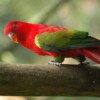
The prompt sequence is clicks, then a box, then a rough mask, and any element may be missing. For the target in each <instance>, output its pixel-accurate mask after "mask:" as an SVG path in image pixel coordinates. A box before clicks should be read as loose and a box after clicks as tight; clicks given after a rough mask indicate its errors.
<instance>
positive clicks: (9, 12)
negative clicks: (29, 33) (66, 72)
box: [0, 0, 100, 100]
mask: <svg viewBox="0 0 100 100" xmlns="http://www.w3.org/2000/svg"><path fill="white" fill-rule="evenodd" d="M12 20H20V21H25V22H30V23H42V24H48V25H54V26H62V27H67V28H70V29H78V30H84V31H88V32H89V33H90V35H91V36H94V37H96V38H98V39H100V0H0V62H1V63H14V64H15V63H17V64H18V63H26V64H27V63H29V64H41V63H42V64H44V63H47V62H48V61H49V60H50V59H52V58H51V57H46V56H45V57H41V56H38V55H36V54H34V53H33V52H31V51H29V50H27V49H25V48H23V47H21V46H20V45H18V44H15V43H13V42H12V41H11V40H10V39H9V38H8V37H6V36H5V35H4V34H3V33H4V32H3V29H4V26H5V25H6V23H7V22H9V21H12ZM66 62H67V63H72V62H74V61H72V60H68V61H67V60H66ZM27 99H29V100H42V99H43V100H49V99H50V98H49V97H40V98H37V99H36V97H34V98H32V97H29V98H26V100H27ZM65 99H67V100H74V99H75V98H74V97H73V98H69V97H67V98H65V97H64V98H63V97H52V100H65ZM81 99H82V100H88V99H89V98H81ZM90 99H91V100H92V99H93V100H99V98H90ZM0 100H2V99H0ZM10 100H11V99H10ZM14 100H15V99H14ZM76 100H80V98H76Z"/></svg>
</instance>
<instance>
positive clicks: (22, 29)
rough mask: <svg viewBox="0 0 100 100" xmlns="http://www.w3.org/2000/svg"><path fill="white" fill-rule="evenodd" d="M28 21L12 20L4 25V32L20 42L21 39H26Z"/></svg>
mask: <svg viewBox="0 0 100 100" xmlns="http://www.w3.org/2000/svg"><path fill="white" fill-rule="evenodd" d="M28 25H29V24H28V23H27V24H26V23H25V22H20V21H12V22H9V23H7V24H6V26H5V27H4V34H5V35H6V36H8V37H9V38H11V40H13V41H14V42H16V43H18V41H19V40H25V38H26V35H27V33H26V32H27V30H28Z"/></svg>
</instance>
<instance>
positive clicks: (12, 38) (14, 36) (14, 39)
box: [8, 32, 18, 43]
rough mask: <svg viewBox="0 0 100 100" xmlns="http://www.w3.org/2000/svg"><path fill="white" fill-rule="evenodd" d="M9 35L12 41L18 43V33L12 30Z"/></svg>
mask: <svg viewBox="0 0 100 100" xmlns="http://www.w3.org/2000/svg"><path fill="white" fill-rule="evenodd" d="M8 37H9V38H10V39H11V40H12V41H14V42H16V43H18V39H17V35H16V34H14V33H12V32H11V33H9V34H8Z"/></svg>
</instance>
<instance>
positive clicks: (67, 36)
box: [35, 30, 100, 52]
mask: <svg viewBox="0 0 100 100" xmlns="http://www.w3.org/2000/svg"><path fill="white" fill-rule="evenodd" d="M35 44H36V45H37V46H38V47H39V48H42V49H43V50H46V51H49V52H59V51H62V50H69V49H79V48H87V47H95V46H100V41H99V40H97V39H94V38H92V37H90V36H88V32H83V31H78V30H60V31H56V32H45V33H42V34H38V35H36V37H35Z"/></svg>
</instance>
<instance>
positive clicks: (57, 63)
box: [48, 61, 61, 66]
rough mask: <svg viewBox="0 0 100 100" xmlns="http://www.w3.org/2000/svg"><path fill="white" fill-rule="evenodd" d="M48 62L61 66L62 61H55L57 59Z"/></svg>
mask: <svg viewBox="0 0 100 100" xmlns="http://www.w3.org/2000/svg"><path fill="white" fill-rule="evenodd" d="M48 64H50V65H56V66H61V63H59V62H55V61H49V62H48Z"/></svg>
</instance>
